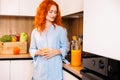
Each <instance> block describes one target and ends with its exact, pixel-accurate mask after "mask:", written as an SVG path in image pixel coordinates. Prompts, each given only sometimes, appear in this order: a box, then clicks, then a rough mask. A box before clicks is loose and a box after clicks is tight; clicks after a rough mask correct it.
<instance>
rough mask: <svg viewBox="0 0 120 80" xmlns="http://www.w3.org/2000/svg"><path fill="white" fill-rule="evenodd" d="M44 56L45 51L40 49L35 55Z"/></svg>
mask: <svg viewBox="0 0 120 80" xmlns="http://www.w3.org/2000/svg"><path fill="white" fill-rule="evenodd" d="M43 55H44V52H43V49H38V50H37V51H36V53H35V56H43Z"/></svg>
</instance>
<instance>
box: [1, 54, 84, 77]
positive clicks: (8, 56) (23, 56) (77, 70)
mask: <svg viewBox="0 0 120 80" xmlns="http://www.w3.org/2000/svg"><path fill="white" fill-rule="evenodd" d="M12 59H32V58H31V56H30V54H29V53H23V54H19V55H13V54H0V60H12ZM63 68H65V69H67V70H68V71H70V72H72V73H73V74H75V75H77V76H78V77H80V78H81V77H82V75H81V74H80V70H81V69H82V66H78V67H75V66H72V65H70V64H65V63H63Z"/></svg>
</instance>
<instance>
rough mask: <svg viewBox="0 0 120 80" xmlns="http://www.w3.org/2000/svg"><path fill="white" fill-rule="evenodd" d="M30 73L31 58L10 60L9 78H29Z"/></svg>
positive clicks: (24, 79) (31, 66)
mask: <svg viewBox="0 0 120 80" xmlns="http://www.w3.org/2000/svg"><path fill="white" fill-rule="evenodd" d="M32 73H33V64H32V60H13V61H11V80H31V79H32Z"/></svg>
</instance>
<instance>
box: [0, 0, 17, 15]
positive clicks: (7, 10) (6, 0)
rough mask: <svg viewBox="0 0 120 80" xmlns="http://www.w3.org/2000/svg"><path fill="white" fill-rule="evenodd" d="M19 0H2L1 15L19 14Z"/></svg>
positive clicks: (0, 5) (0, 3) (0, 4)
mask: <svg viewBox="0 0 120 80" xmlns="http://www.w3.org/2000/svg"><path fill="white" fill-rule="evenodd" d="M18 5H19V0H0V15H18V13H19V7H18Z"/></svg>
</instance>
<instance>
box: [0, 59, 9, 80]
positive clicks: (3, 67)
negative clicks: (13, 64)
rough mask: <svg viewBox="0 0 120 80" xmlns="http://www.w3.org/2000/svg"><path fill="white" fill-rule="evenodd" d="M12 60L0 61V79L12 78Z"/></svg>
mask: <svg viewBox="0 0 120 80" xmlns="http://www.w3.org/2000/svg"><path fill="white" fill-rule="evenodd" d="M9 73H10V61H7V60H4V61H0V80H9V79H10V75H9Z"/></svg>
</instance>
